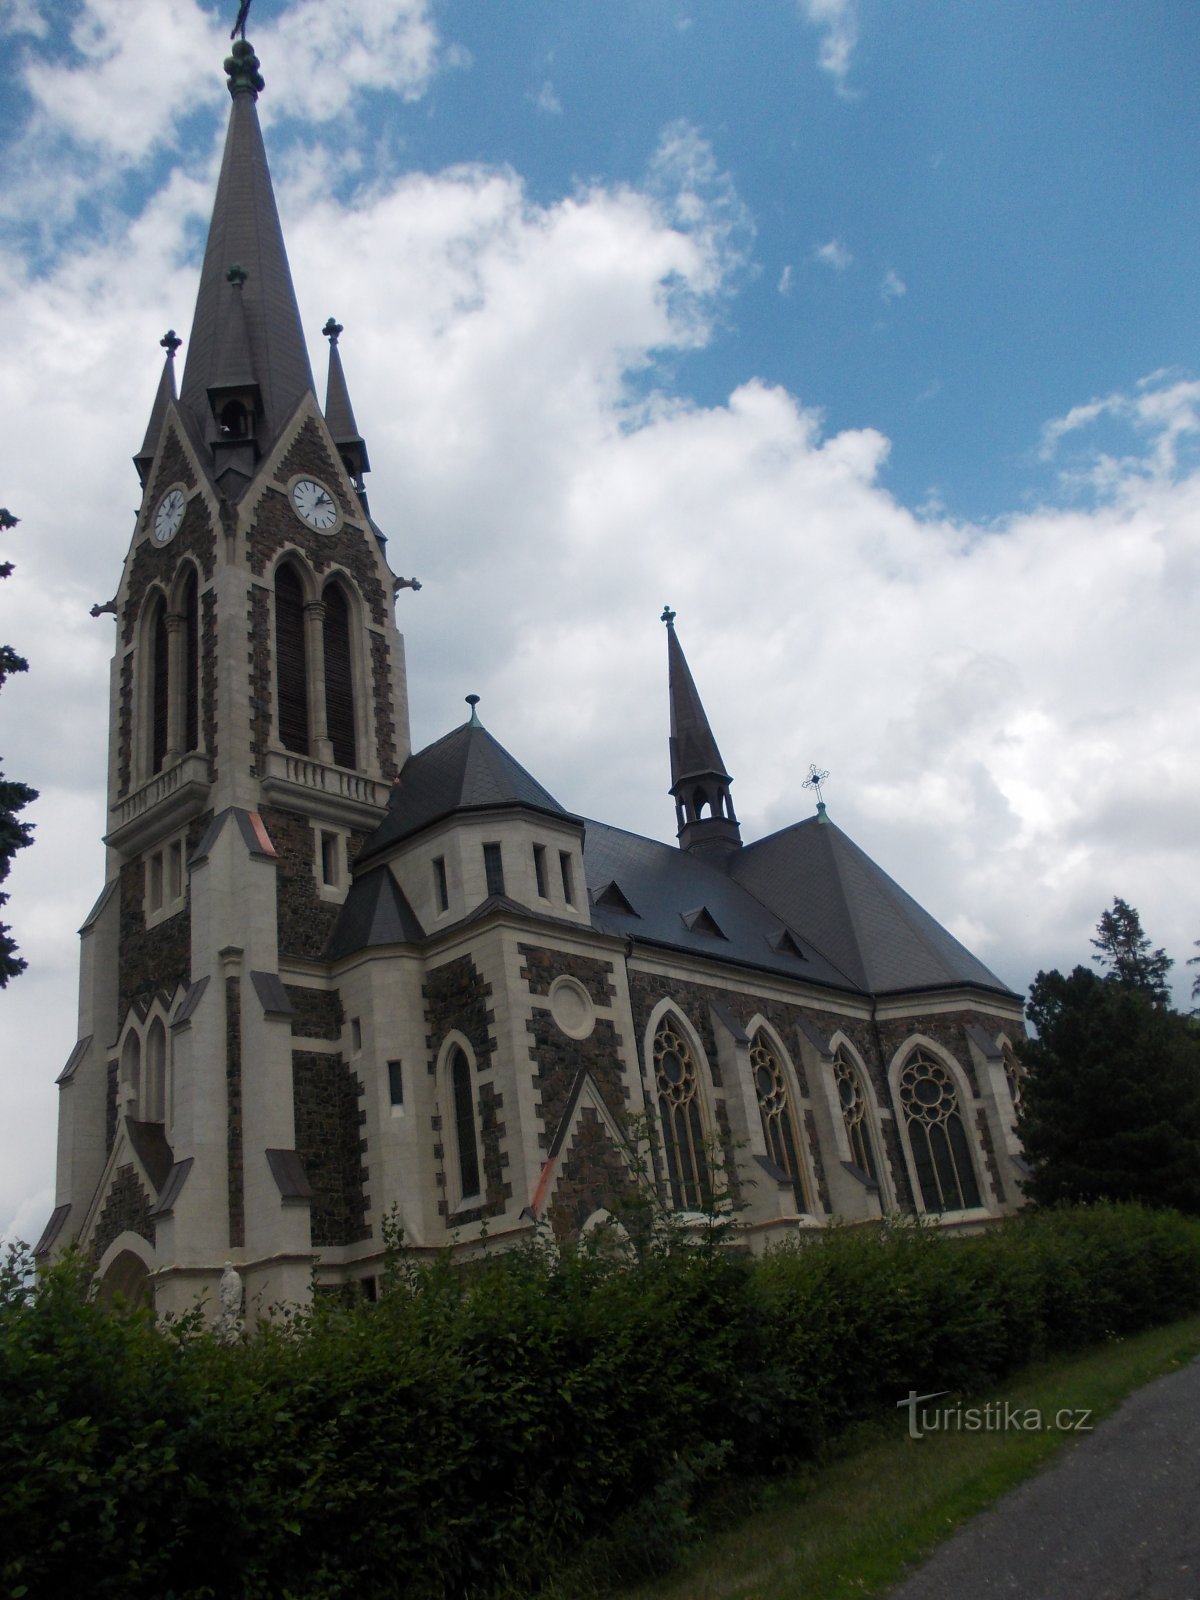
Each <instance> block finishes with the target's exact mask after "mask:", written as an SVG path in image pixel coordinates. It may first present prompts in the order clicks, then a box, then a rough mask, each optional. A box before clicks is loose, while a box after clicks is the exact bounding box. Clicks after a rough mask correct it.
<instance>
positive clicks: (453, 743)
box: [358, 715, 578, 863]
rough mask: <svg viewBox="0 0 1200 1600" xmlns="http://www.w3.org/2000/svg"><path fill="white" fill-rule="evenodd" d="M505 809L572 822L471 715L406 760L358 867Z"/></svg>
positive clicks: (533, 778)
mask: <svg viewBox="0 0 1200 1600" xmlns="http://www.w3.org/2000/svg"><path fill="white" fill-rule="evenodd" d="M508 806H513V807H521V808H523V809H525V810H527V811H541V812H547V813H549V814H550V815H552V816H558V817H562V818H563V819H564V820H566V821H568V822H576V821H578V819H577V818H574V817H571V816H570V815H569V813H568V812H566V811H564V810H563V808H562V806H560V805H559V803H558V801H557V800H556V799H555V798H554V796H553V795H552V794H550V793H549V791H548V790H546V789H543V788H542V786H541V784H540V783H539V782H538V781H537V779H536V778H535V777H533V776H532V775H531V774H530V773H528V772H526V770H525V768H524V767H523V766H521V764H520V762H518V761H516V760H514V759H513V757H512V756H510V755H509V753H508V751H507V750H506V749H505V748H504V746H503V745H502V744H501V743H500V741H499V740H498V739H494V738H493V737H492V735H491V734H490V733H489V732H488V731H487V729H486V728H485V727H484V726H483V725H482V724H481V723H480V722H479V721H477V719H476V718H475V717H474V715H472V718H471V720H470V722H467V723H464V724H463V725H462V726H461V727H459V728H455V729H454V730H453V732H451V733H448V734H447V735H446V736H445V738H443V739H439V740H438V741H437V743H436V744H431V745H428V746H427V747H426V748H425V749H424V750H421V751H419V752H418V753H417V754H416V755H412V756H409V758H408V760H407V761H406V762H405V763H404V766H403V767H402V768H401V771H400V775H399V777H398V778H397V779H396V782H395V783H394V784H393V786H392V793H391V798H390V799H389V800H388V808H387V814H386V815H385V816H384V819H383V821H382V822H381V823H380V824H379V826H378V828H376V830H375V832H374V833H373V834H372V835H371V837H370V838H369V839H368V840H367V842H366V844H365V845H364V847H363V849H362V852H361V853H360V855H359V858H358V859H359V862H360V863H361V862H364V861H367V860H369V858H370V857H371V856H374V855H377V854H378V853H379V852H380V851H381V850H385V849H386V848H387V847H388V846H389V845H394V844H397V843H399V841H400V840H402V839H409V838H411V837H412V836H413V835H414V834H417V833H421V832H422V831H423V830H424V829H425V828H429V827H432V826H433V824H434V823H435V822H440V821H441V820H442V819H443V818H444V817H449V816H453V815H454V814H455V813H458V812H463V811H492V810H495V809H496V808H497V807H508Z"/></svg>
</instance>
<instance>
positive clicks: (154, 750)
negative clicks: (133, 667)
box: [150, 601, 170, 772]
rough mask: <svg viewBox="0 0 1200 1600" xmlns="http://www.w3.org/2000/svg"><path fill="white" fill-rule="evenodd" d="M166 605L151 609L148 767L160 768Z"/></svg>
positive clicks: (165, 703)
mask: <svg viewBox="0 0 1200 1600" xmlns="http://www.w3.org/2000/svg"><path fill="white" fill-rule="evenodd" d="M167 641H168V634H167V608H166V607H165V606H164V605H163V604H162V602H161V601H160V602H159V603H158V606H157V609H156V611H155V613H154V639H153V644H152V646H151V648H152V650H153V653H154V667H153V671H154V692H153V696H152V701H151V718H152V726H151V734H150V770H151V771H152V772H161V771H162V768H163V762H164V761H165V760H166V759H167V717H168V707H169V704H170V683H169V672H170V653H169V645H168V642H167Z"/></svg>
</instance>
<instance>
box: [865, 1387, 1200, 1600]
mask: <svg viewBox="0 0 1200 1600" xmlns="http://www.w3.org/2000/svg"><path fill="white" fill-rule="evenodd" d="M978 1595H983V1596H1002V1595H1003V1596H1008V1595H1020V1596H1021V1597H1022V1600H1200V1361H1194V1362H1192V1363H1191V1364H1190V1365H1188V1366H1186V1367H1183V1368H1181V1369H1180V1371H1178V1372H1173V1373H1169V1374H1168V1375H1167V1376H1166V1377H1163V1378H1156V1379H1155V1380H1154V1382H1153V1383H1150V1384H1148V1385H1147V1386H1146V1387H1145V1388H1144V1389H1139V1390H1138V1391H1137V1393H1136V1394H1134V1395H1131V1396H1130V1398H1129V1399H1128V1400H1126V1402H1125V1403H1124V1405H1123V1406H1122V1407H1121V1409H1120V1410H1119V1411H1117V1412H1116V1413H1115V1414H1114V1415H1113V1416H1111V1417H1109V1418H1108V1419H1107V1420H1106V1421H1104V1422H1102V1423H1101V1424H1100V1425H1099V1427H1098V1428H1097V1429H1096V1431H1095V1432H1094V1433H1092V1434H1089V1435H1088V1436H1087V1437H1086V1438H1084V1439H1083V1440H1081V1442H1080V1443H1079V1445H1078V1446H1077V1447H1076V1448H1075V1449H1073V1450H1071V1451H1070V1452H1069V1453H1068V1454H1067V1455H1066V1456H1064V1457H1063V1458H1061V1459H1060V1460H1059V1461H1058V1462H1057V1463H1056V1464H1055V1465H1054V1466H1052V1467H1050V1468H1048V1469H1047V1471H1045V1472H1043V1473H1041V1474H1040V1475H1039V1476H1038V1477H1036V1478H1031V1479H1030V1480H1029V1482H1028V1483H1025V1484H1023V1485H1022V1486H1021V1487H1020V1488H1019V1489H1015V1490H1014V1491H1013V1492H1012V1493H1011V1494H1009V1495H1006V1496H1005V1497H1004V1499H1003V1500H1000V1501H998V1502H997V1503H996V1505H995V1506H994V1507H993V1508H992V1509H991V1510H990V1511H986V1512H984V1513H983V1514H982V1515H981V1516H978V1517H975V1518H974V1519H973V1520H972V1521H971V1522H969V1523H967V1524H966V1526H965V1527H963V1528H961V1529H960V1530H959V1531H958V1533H956V1534H955V1535H954V1537H953V1538H951V1539H950V1540H948V1541H947V1542H946V1543H945V1544H944V1545H942V1546H941V1547H940V1549H938V1550H937V1551H936V1552H935V1553H934V1555H933V1556H932V1557H931V1558H930V1559H929V1561H927V1562H926V1564H925V1565H924V1566H923V1567H921V1568H920V1570H919V1571H918V1572H916V1573H915V1574H914V1575H913V1577H911V1578H909V1579H908V1580H907V1581H906V1582H904V1583H902V1584H901V1585H900V1586H899V1587H898V1588H896V1589H893V1590H892V1591H891V1593H890V1595H889V1597H888V1600H974V1597H975V1596H978Z"/></svg>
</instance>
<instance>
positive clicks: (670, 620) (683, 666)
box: [661, 606, 742, 853]
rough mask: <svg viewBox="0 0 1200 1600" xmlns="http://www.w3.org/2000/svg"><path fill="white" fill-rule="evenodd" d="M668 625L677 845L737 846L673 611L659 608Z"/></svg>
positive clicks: (713, 745) (725, 786)
mask: <svg viewBox="0 0 1200 1600" xmlns="http://www.w3.org/2000/svg"><path fill="white" fill-rule="evenodd" d="M661 620H662V621H663V622H665V623H666V625H667V665H668V671H669V683H670V697H671V793H672V795H674V797H675V814H676V818H677V820H678V823H679V845H680V849H682V850H696V851H710V850H711V851H717V852H721V853H724V852H726V851H729V850H736V849H737V848H738V847H739V846H740V845H741V842H742V835H741V830H740V828H739V827H738V820H737V817H736V816H735V815H734V810H733V801H732V799H731V798H730V794H729V786H730V784H731V783H732V782H733V779H732V778H731V777H730V776H729V774H728V772H726V770H725V763H724V762H723V761H722V760H721V752H720V751H719V750H718V749H717V741H716V739H715V738H714V737H713V731H712V729H711V727H710V726H709V723H708V718H707V716H705V714H704V707H703V706H702V705H701V703H700V696H699V694H698V692H697V690H696V685H695V682H694V681H693V678H692V674H691V671H690V669H689V667H688V664H687V659H686V657H685V656H684V653H683V646H682V645H681V644H680V642H679V638H678V636H677V635H676V632H675V613H674V612H673V611H672V610H671V608H670V607H669V606H665V607H664V608H663V614H662V619H661Z"/></svg>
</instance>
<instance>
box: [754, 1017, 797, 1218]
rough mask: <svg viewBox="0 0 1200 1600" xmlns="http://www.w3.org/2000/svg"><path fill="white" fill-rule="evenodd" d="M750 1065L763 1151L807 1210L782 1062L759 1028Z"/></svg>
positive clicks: (793, 1122)
mask: <svg viewBox="0 0 1200 1600" xmlns="http://www.w3.org/2000/svg"><path fill="white" fill-rule="evenodd" d="M750 1068H751V1071H752V1073H753V1075H754V1090H755V1093H756V1095H757V1096H758V1112H759V1116H760V1117H761V1118H762V1127H763V1135H764V1137H765V1138H766V1141H767V1154H768V1155H769V1156H770V1158H771V1160H772V1161H773V1162H774V1163H775V1165H776V1166H777V1167H780V1168H782V1170H783V1171H784V1172H786V1173H787V1175H788V1177H789V1178H790V1179H791V1180H792V1183H793V1185H794V1186H795V1190H796V1202H797V1204H798V1205H799V1206H800V1207H801V1208H802V1209H803V1210H809V1209H810V1207H809V1202H808V1195H807V1192H806V1191H807V1184H806V1181H805V1172H804V1164H803V1162H802V1161H801V1159H800V1141H799V1137H798V1135H797V1131H796V1122H795V1117H794V1115H793V1111H792V1103H791V1096H790V1095H789V1093H788V1085H787V1077H786V1075H785V1073H784V1069H783V1063H782V1061H780V1059H779V1056H778V1054H777V1053H776V1051H775V1049H774V1048H773V1047H772V1045H771V1042H770V1040H769V1039H768V1037H767V1035H766V1034H765V1033H763V1032H761V1031H760V1032H758V1033H756V1034H755V1035H754V1042H753V1043H752V1044H751V1046H750Z"/></svg>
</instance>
